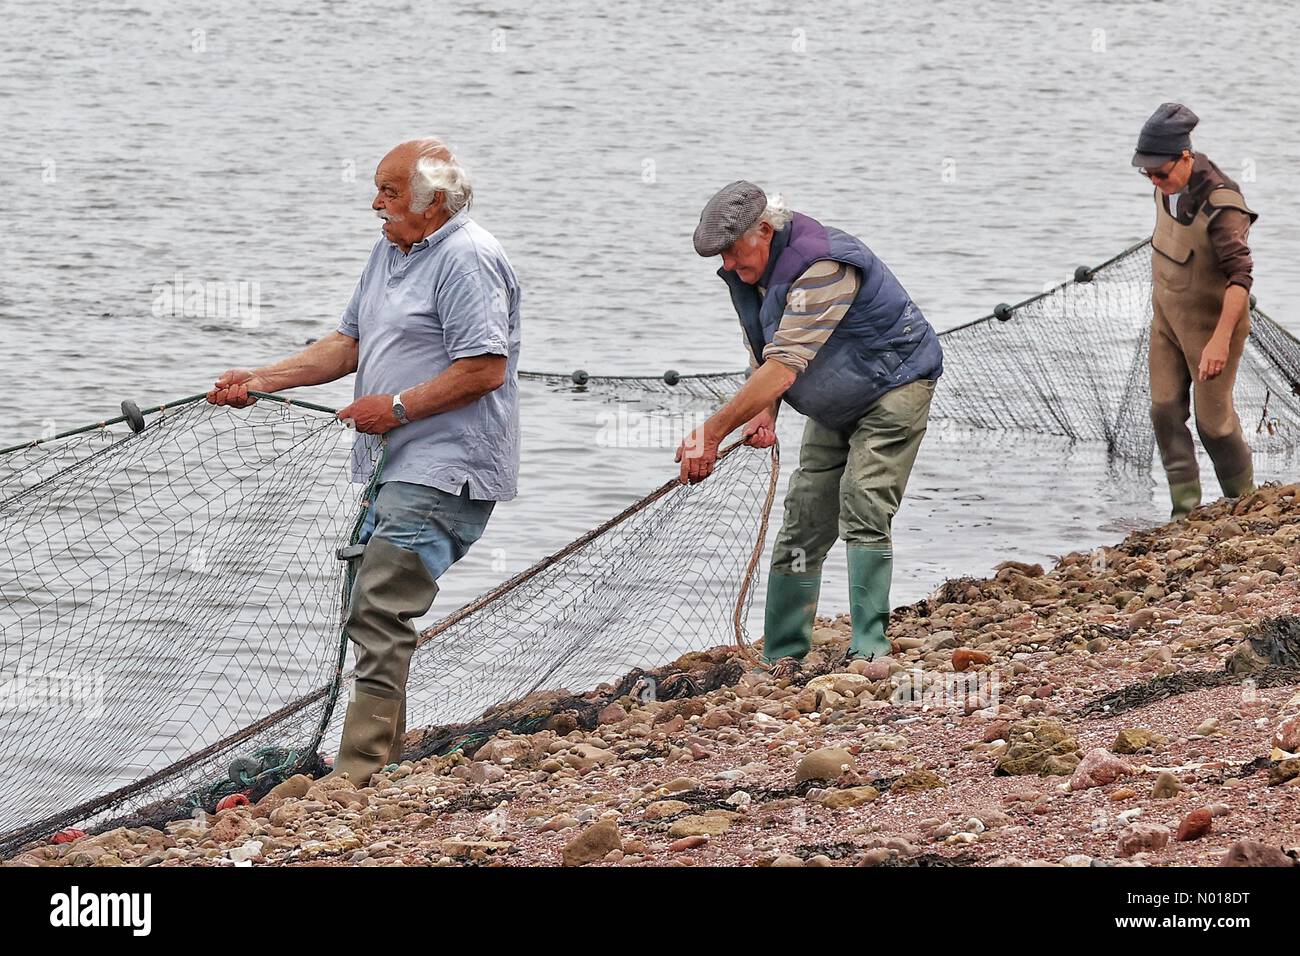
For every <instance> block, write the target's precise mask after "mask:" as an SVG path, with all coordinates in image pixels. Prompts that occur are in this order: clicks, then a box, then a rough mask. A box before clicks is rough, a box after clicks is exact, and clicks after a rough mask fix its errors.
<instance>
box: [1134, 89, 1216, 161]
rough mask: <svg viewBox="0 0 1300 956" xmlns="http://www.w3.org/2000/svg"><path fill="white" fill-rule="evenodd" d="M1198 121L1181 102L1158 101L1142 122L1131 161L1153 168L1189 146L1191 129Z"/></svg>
mask: <svg viewBox="0 0 1300 956" xmlns="http://www.w3.org/2000/svg"><path fill="white" fill-rule="evenodd" d="M1198 122H1200V121H1199V120H1198V119H1197V118H1196V114H1195V113H1193V112H1192V111H1191V110H1189V109H1188V108H1187V107H1186V106H1184V105H1183V104H1182V103H1161V104H1160V108H1159V109H1157V110H1156V111H1155V112H1154V113H1152V114H1151V118H1150V119H1148V120H1147V121H1146V123H1144V124H1143V126H1142V132H1141V133H1140V134H1139V135H1138V145H1137V152H1136V153H1134V154H1133V165H1134V166H1143V167H1145V168H1147V169H1154V168H1155V167H1157V166H1163V165H1164V164H1165V163H1167V162H1169V160H1171V159H1175V158H1177V157H1179V156H1181V155H1182V154H1183V150H1185V149H1191V148H1192V130H1193V129H1195V128H1196V124H1197V123H1198Z"/></svg>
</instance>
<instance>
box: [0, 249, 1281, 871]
mask: <svg viewBox="0 0 1300 956" xmlns="http://www.w3.org/2000/svg"><path fill="white" fill-rule="evenodd" d="M1150 294H1151V293H1150V250H1149V248H1148V243H1142V244H1140V245H1138V246H1135V247H1133V248H1131V249H1128V250H1126V251H1125V252H1123V253H1121V254H1120V255H1119V256H1116V257H1115V258H1114V259H1111V260H1109V261H1108V262H1106V263H1103V264H1102V265H1100V266H1098V267H1096V268H1095V269H1080V270H1079V271H1078V272H1077V273H1076V277H1075V279H1074V280H1073V281H1070V282H1067V283H1064V284H1062V285H1060V286H1058V287H1056V288H1054V289H1052V290H1050V291H1048V292H1046V293H1044V294H1042V295H1039V296H1035V297H1033V298H1031V299H1029V300H1027V301H1025V302H1022V303H1020V304H1018V305H1015V306H999V307H998V308H997V309H996V310H995V312H994V314H993V315H990V316H986V317H984V318H982V319H979V320H976V321H974V322H971V323H968V324H966V325H964V326H960V327H958V328H956V329H952V330H950V331H947V332H945V333H943V334H942V341H943V344H944V348H945V353H946V363H945V369H946V370H945V374H944V378H943V381H942V383H941V385H940V387H939V389H938V390H937V391H936V395H935V399H934V406H933V409H932V431H933V432H934V433H935V434H937V435H943V434H945V433H955V434H963V433H969V435H970V436H971V437H978V436H984V435H990V434H993V433H995V432H996V433H1003V434H1006V435H1013V436H1014V435H1020V434H1029V435H1033V434H1037V435H1050V436H1061V437H1064V438H1066V439H1068V440H1070V441H1079V442H1096V443H1100V444H1101V445H1103V446H1104V447H1105V449H1106V450H1107V451H1108V452H1109V454H1110V455H1111V456H1112V457H1113V458H1116V459H1120V460H1126V461H1129V462H1132V463H1136V464H1139V465H1145V466H1149V465H1150V462H1151V456H1152V450H1153V447H1154V439H1153V436H1152V432H1151V426H1150V422H1149V418H1148V414H1147V409H1148V403H1149V386H1148V382H1147V367H1146V361H1147V359H1146V348H1147V341H1146V335H1147V329H1148V326H1149V323H1150V320H1151V306H1150ZM521 377H523V378H525V379H526V380H530V381H536V382H538V383H541V384H542V385H543V386H545V387H553V388H555V389H569V390H575V391H591V390H595V391H597V392H604V393H606V394H609V395H612V396H614V397H620V396H627V395H632V396H638V395H640V396H650V397H651V398H652V400H653V401H660V400H661V399H660V396H664V395H677V396H682V397H684V398H685V399H687V400H691V401H710V402H714V403H716V402H717V401H720V400H722V399H725V398H726V397H728V396H729V395H730V394H732V393H734V391H735V390H736V389H738V388H739V387H740V386H741V385H742V384H743V382H744V379H745V376H744V374H743V373H732V372H722V373H716V374H700V375H677V374H676V373H671V372H670V373H665V374H664V375H660V376H590V375H587V374H586V373H585V372H579V373H573V374H570V375H564V374H560V373H540V372H539V373H532V372H526V373H522V374H521ZM1298 382H1300V342H1297V340H1296V339H1295V338H1293V337H1292V336H1291V335H1290V334H1289V333H1288V332H1287V331H1286V330H1285V329H1283V328H1282V327H1281V326H1280V325H1278V324H1277V323H1276V322H1274V321H1273V320H1272V319H1270V318H1269V317H1268V316H1266V315H1264V314H1263V313H1262V312H1260V311H1259V310H1258V309H1253V310H1252V327H1251V334H1250V338H1249V342H1248V346H1247V349H1246V353H1245V356H1244V358H1243V361H1242V365H1241V369H1240V372H1239V375H1238V380H1237V389H1236V400H1237V407H1238V410H1239V413H1240V415H1241V418H1242V422H1243V426H1244V427H1245V431H1246V433H1247V436H1248V438H1249V440H1250V441H1251V444H1252V446H1253V448H1254V450H1255V452H1256V456H1257V462H1258V461H1259V455H1260V454H1261V453H1264V454H1268V453H1272V452H1275V451H1276V452H1285V453H1286V454H1287V455H1288V456H1289V455H1290V454H1291V453H1293V452H1294V450H1295V445H1296V442H1297V435H1300V402H1298V400H1297V383H1298ZM197 398H198V397H192V398H191V399H185V400H181V401H180V402H178V403H174V405H173V407H170V408H169V407H159V408H156V409H150V410H148V412H147V413H143V414H142V413H140V412H138V411H136V410H134V409H129V410H128V411H127V413H126V414H124V416H123V417H122V418H120V419H114V420H112V421H109V422H105V423H100V424H99V425H98V426H90V427H88V428H87V429H82V430H79V431H78V432H77V433H72V434H68V435H64V436H60V437H56V438H54V439H52V440H49V441H42V442H37V443H32V444H29V445H25V446H20V447H18V448H15V449H7V450H4V451H3V452H0V557H2V558H3V560H2V561H0V681H3V682H4V684H3V688H2V690H3V699H0V724H2V725H3V727H4V730H5V734H4V737H3V739H2V740H0V774H3V775H4V777H3V779H4V780H5V786H4V788H3V789H2V790H0V853H11V852H12V851H13V850H14V849H16V848H18V847H20V846H22V845H24V844H25V843H27V842H29V841H32V840H36V839H38V838H41V837H44V836H47V835H48V834H49V833H51V832H53V831H55V830H57V829H60V828H62V827H66V826H70V825H73V824H90V825H96V826H105V825H108V823H110V822H120V823H132V824H139V823H157V822H160V821H163V820H167V819H173V818H176V817H178V816H183V815H185V814H187V813H188V812H190V811H191V810H193V809H194V808H197V807H203V808H207V809H211V808H212V807H214V806H215V805H216V802H217V801H218V800H220V799H222V798H223V797H226V796H231V795H234V794H245V795H248V796H249V797H250V798H252V799H256V798H257V797H258V796H260V795H261V794H262V793H264V792H266V791H267V790H268V789H269V788H270V787H271V786H273V785H274V784H275V783H276V782H278V781H279V780H282V779H284V778H285V777H286V776H287V775H289V774H290V773H294V772H308V773H315V772H317V771H319V770H320V769H322V767H321V762H320V757H319V753H320V752H321V751H322V750H324V751H326V752H329V751H331V750H333V749H334V747H335V745H336V744H337V740H338V736H339V731H340V724H341V722H342V717H343V713H342V711H343V708H342V707H339V706H336V705H337V704H338V702H339V701H340V700H341V699H342V698H344V697H345V696H346V694H347V693H348V690H349V687H350V681H351V678H350V675H348V674H347V673H346V671H345V664H346V642H345V638H344V637H343V635H342V631H341V624H342V621H343V620H344V617H345V615H346V595H347V592H348V583H349V582H348V580H347V579H346V576H345V572H344V570H343V566H342V563H341V562H340V561H338V560H337V558H336V553H337V550H338V548H339V547H340V546H342V545H345V544H347V543H349V542H350V541H352V540H353V538H354V536H355V533H356V530H357V518H358V516H359V513H360V508H361V500H362V498H363V495H364V492H363V491H362V489H361V488H360V486H358V485H353V484H350V483H349V482H348V481H347V477H346V476H347V475H348V474H349V468H348V464H347V463H348V458H349V448H350V445H351V441H350V439H351V437H352V436H351V433H349V432H348V431H347V430H346V429H344V428H343V426H342V425H340V424H339V422H338V421H337V420H336V418H335V417H334V416H333V414H332V413H331V410H330V409H325V408H320V407H319V406H310V405H307V404H306V403H288V402H286V401H284V400H274V401H272V400H263V401H261V402H259V403H258V404H257V405H256V406H254V407H252V408H250V409H245V410H241V411H233V410H230V409H224V408H213V407H210V406H207V405H206V404H205V403H203V402H202V401H199V400H196V399H197ZM145 415H148V416H149V420H148V422H147V423H146V421H145ZM776 480H777V464H776V460H775V454H774V453H768V452H763V451H759V450H756V449H751V448H747V447H743V446H742V447H737V448H735V449H733V450H731V451H730V452H729V453H728V454H727V455H725V456H724V457H723V458H722V459H721V461H720V463H719V466H718V469H717V473H716V474H715V475H714V476H713V477H712V478H710V479H709V480H708V481H706V482H703V483H701V484H699V485H694V486H683V485H679V484H678V483H677V482H676V481H670V482H667V483H666V484H664V485H663V486H661V487H660V488H658V489H657V490H655V491H654V492H652V493H651V494H650V495H648V496H646V497H645V498H644V499H642V500H641V501H639V502H637V503H636V504H634V505H633V506H631V507H630V508H628V509H627V510H626V511H625V512H623V513H622V514H620V515H618V516H616V517H614V518H612V519H611V520H610V521H608V522H605V523H604V524H602V525H601V526H599V527H598V528H595V529H593V530H592V531H591V532H589V533H588V534H586V535H584V536H582V537H581V538H579V539H578V540H577V541H575V542H573V543H572V544H570V545H569V546H567V547H566V548H564V549H563V550H562V551H560V552H558V553H557V554H555V555H552V556H551V557H548V558H546V559H544V560H542V561H540V562H538V563H537V564H536V565H534V566H533V567H532V568H529V569H528V570H526V571H524V572H522V573H521V574H519V575H516V576H515V577H514V578H511V579H510V580H509V581H506V582H504V583H503V584H501V585H499V586H498V587H496V588H494V589H493V590H491V591H489V592H488V593H487V594H485V595H483V596H482V597H480V598H478V599H476V600H475V601H473V602H471V603H470V604H468V605H466V606H465V607H463V608H461V609H460V610H458V611H456V612H455V613H453V614H451V615H450V616H448V617H447V618H445V619H444V620H442V621H441V622H439V623H438V624H437V625H436V626H435V627H433V628H431V629H430V630H429V631H427V632H426V633H425V634H424V635H422V638H421V643H420V645H419V647H418V649H417V651H416V655H415V658H414V660H413V661H412V665H411V673H410V682H409V686H408V695H409V696H408V724H409V726H411V727H412V728H421V727H424V728H430V730H429V731H428V732H426V733H424V734H423V736H419V734H418V732H416V733H415V734H413V735H410V736H409V737H408V741H407V743H408V744H410V745H411V747H410V749H409V750H408V752H410V753H413V754H425V753H433V752H442V751H443V750H444V749H446V748H448V747H461V748H464V749H467V750H468V749H472V748H473V747H474V746H476V745H477V743H479V742H481V741H482V740H483V739H484V738H485V736H486V735H489V734H490V733H492V732H493V731H494V730H495V729H498V728H501V727H509V728H512V729H529V728H533V727H535V726H537V725H538V724H539V722H542V721H545V720H551V719H554V718H557V717H559V716H562V715H565V714H568V715H569V716H570V717H571V718H572V719H575V720H579V722H580V723H583V724H584V725H587V724H590V722H591V720H592V719H593V717H594V708H595V707H596V705H598V704H601V703H604V702H608V701H610V700H613V699H617V697H618V696H619V695H621V694H623V693H626V692H630V691H633V690H636V692H638V693H640V692H644V691H645V689H646V688H645V686H643V685H644V684H645V682H646V681H649V682H650V686H651V688H652V692H658V693H661V694H666V695H667V696H673V695H675V694H678V693H688V692H690V691H691V689H692V688H696V687H709V686H715V685H716V684H717V683H718V682H720V681H724V680H727V679H734V675H730V672H729V671H728V670H727V668H729V667H732V666H733V665H734V661H730V662H729V661H726V660H713V661H711V663H710V664H709V667H708V668H706V669H705V670H704V671H696V670H692V669H691V668H689V667H687V668H685V669H682V668H676V669H670V670H664V669H663V668H662V667H661V668H659V669H658V670H646V668H653V667H655V666H656V665H661V664H663V662H665V661H667V660H670V659H671V658H672V657H674V656H675V655H681V654H683V653H684V652H688V651H692V650H696V649H699V648H701V647H708V646H712V645H716V644H717V643H718V641H719V637H720V635H723V634H730V635H732V637H733V638H734V640H735V641H736V643H737V644H738V645H739V646H740V647H741V648H744V646H745V641H746V638H747V635H746V631H745V618H746V611H747V609H748V602H749V597H750V594H751V592H752V583H753V578H754V573H755V570H756V566H757V563H758V560H759V556H760V554H761V552H762V547H763V539H764V535H765V532H766V525H767V519H768V513H769V510H770V506H771V502H772V497H773V494H774V492H775V488H776ZM620 675H622V676H621V677H620ZM729 675H730V676H729ZM656 681H657V682H658V685H659V686H658V688H657V690H655V689H654V688H655V685H656ZM609 682H613V683H609ZM592 687H596V688H597V689H596V690H595V691H591V690H590V688H592ZM574 715H576V716H574ZM416 738H418V739H416Z"/></svg>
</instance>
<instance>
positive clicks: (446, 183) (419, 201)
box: [411, 136, 474, 216]
mask: <svg viewBox="0 0 1300 956" xmlns="http://www.w3.org/2000/svg"><path fill="white" fill-rule="evenodd" d="M412 142H413V144H414V145H415V146H416V147H417V149H418V152H417V153H416V157H415V162H414V163H412V164H411V196H412V200H411V211H412V212H424V210H426V209H428V208H429V205H430V204H431V203H432V202H433V200H434V197H435V196H436V195H437V194H438V193H442V208H443V209H444V210H446V212H447V215H449V216H454V215H455V214H456V213H458V212H460V211H461V210H462V209H464V208H465V207H466V206H468V205H469V204H470V203H471V202H473V200H474V186H473V184H472V183H470V180H469V173H467V172H465V167H463V166H462V165H461V164H460V163H459V162H458V161H457V160H456V157H455V156H453V155H452V153H451V150H450V149H448V148H447V147H446V145H445V144H444V143H443V142H442V141H441V140H438V139H435V138H433V137H432V136H428V137H425V138H424V139H417V140H413V141H412Z"/></svg>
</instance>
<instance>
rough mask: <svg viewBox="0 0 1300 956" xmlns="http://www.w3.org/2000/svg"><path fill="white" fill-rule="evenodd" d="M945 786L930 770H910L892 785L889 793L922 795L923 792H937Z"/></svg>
mask: <svg viewBox="0 0 1300 956" xmlns="http://www.w3.org/2000/svg"><path fill="white" fill-rule="evenodd" d="M943 785H944V783H943V781H942V780H940V779H939V777H938V776H937V775H936V774H935V773H934V772H932V771H930V770H909V771H908V772H907V773H905V774H903V775H902V776H901V777H899V778H898V779H897V780H895V781H894V782H893V783H892V784H891V785H890V787H889V792H890V793H893V794H902V793H920V792H921V791H922V790H937V789H939V788H940V787H942V786H943Z"/></svg>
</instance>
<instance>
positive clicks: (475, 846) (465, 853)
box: [442, 839, 603, 866]
mask: <svg viewBox="0 0 1300 956" xmlns="http://www.w3.org/2000/svg"><path fill="white" fill-rule="evenodd" d="M512 846H514V844H513V843H511V842H509V841H508V840H461V839H450V840H443V841H442V852H443V853H444V854H445V855H446V856H449V857H451V858H452V859H454V860H469V859H482V858H483V857H485V856H487V855H489V854H492V853H500V852H502V851H504V850H509V849H510V848H511V847H512ZM565 850H566V852H567V850H568V847H565ZM602 856H603V854H602ZM596 859H601V857H596ZM584 862H587V863H590V862H592V861H591V860H586V861H584ZM565 865H566V866H571V865H573V864H569V863H566V864H565Z"/></svg>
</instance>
